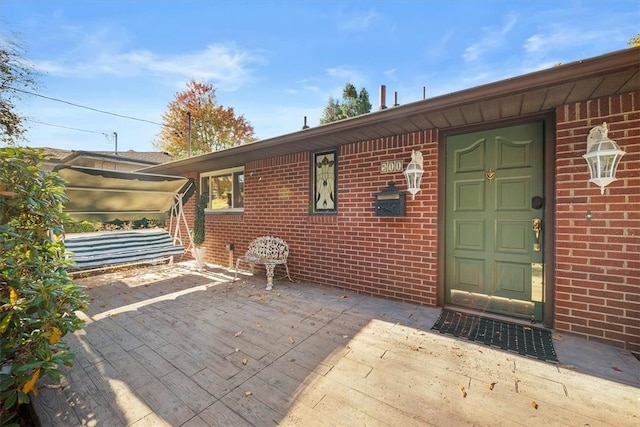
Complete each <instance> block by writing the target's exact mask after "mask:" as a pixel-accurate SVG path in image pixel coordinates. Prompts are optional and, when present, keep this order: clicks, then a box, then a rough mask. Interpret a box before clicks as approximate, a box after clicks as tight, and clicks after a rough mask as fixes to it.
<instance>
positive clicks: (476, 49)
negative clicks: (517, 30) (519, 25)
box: [462, 15, 518, 62]
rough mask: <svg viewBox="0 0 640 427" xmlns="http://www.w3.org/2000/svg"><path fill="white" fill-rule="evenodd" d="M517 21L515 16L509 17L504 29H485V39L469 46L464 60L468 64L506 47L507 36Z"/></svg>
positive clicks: (506, 19)
mask: <svg viewBox="0 0 640 427" xmlns="http://www.w3.org/2000/svg"><path fill="white" fill-rule="evenodd" d="M517 21H518V19H517V17H516V16H515V15H507V16H506V18H505V23H504V24H503V25H502V27H485V28H483V30H482V33H483V34H484V35H483V37H482V38H481V39H480V40H479V41H478V42H477V43H474V44H472V45H470V46H468V47H467V48H466V49H465V50H464V53H463V54H462V58H463V59H464V60H465V61H467V62H471V61H475V60H477V59H478V58H480V56H481V55H482V54H484V53H485V52H486V51H488V50H492V49H496V48H499V47H502V46H504V45H505V44H506V42H507V41H508V40H507V35H508V34H509V33H510V32H511V30H512V29H513V28H514V26H515V25H516V22H517Z"/></svg>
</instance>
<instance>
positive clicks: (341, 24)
mask: <svg viewBox="0 0 640 427" xmlns="http://www.w3.org/2000/svg"><path fill="white" fill-rule="evenodd" d="M379 16H380V15H379V14H378V13H377V12H375V11H369V12H365V13H352V14H347V13H344V11H340V12H339V16H338V24H337V26H338V29H339V30H341V31H346V32H361V31H365V30H367V29H369V28H370V27H371V26H372V25H373V24H374V23H375V21H376V20H377V19H378V17H379Z"/></svg>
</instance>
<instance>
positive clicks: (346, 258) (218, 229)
mask: <svg viewBox="0 0 640 427" xmlns="http://www.w3.org/2000/svg"><path fill="white" fill-rule="evenodd" d="M556 121H557V135H556V145H557V146H556V150H557V153H556V154H557V156H556V162H557V163H556V183H555V185H556V194H557V196H556V200H555V203H556V211H557V212H556V224H555V225H556V235H555V246H556V257H555V260H556V269H555V279H556V283H555V290H556V295H555V297H556V307H555V320H556V328H557V329H558V330H562V331H567V332H571V333H575V334H580V335H583V336H585V337H587V338H589V339H595V340H601V341H606V342H609V343H613V344H615V345H618V346H621V347H626V348H628V349H631V350H634V351H640V326H639V324H638V323H639V319H640V261H639V259H640V94H638V93H633V94H627V95H623V96H616V97H612V98H605V99H599V100H594V101H590V102H586V103H580V104H572V105H566V106H561V107H559V108H558V109H557V114H556ZM603 121H606V122H607V123H608V125H609V129H610V131H609V136H610V138H612V139H614V140H615V141H617V142H618V144H619V145H620V147H621V148H622V149H624V150H625V151H626V153H627V154H626V155H625V156H624V158H623V159H622V163H621V164H620V167H619V172H618V178H619V181H617V182H614V183H613V184H611V185H610V186H609V187H607V190H606V193H605V194H604V195H600V190H599V188H598V187H597V186H595V185H593V184H591V183H589V182H588V178H589V177H588V170H587V165H586V162H585V161H584V159H583V158H582V155H583V154H584V152H585V149H586V138H587V135H588V133H589V130H590V129H591V128H592V127H593V126H596V125H600V124H601V123H602V122H603ZM437 140H438V132H437V130H430V131H424V132H417V133H412V134H409V135H401V136H396V137H390V138H384V139H377V140H373V141H364V142H360V143H356V144H350V145H346V146H343V147H340V148H339V152H338V213H337V215H310V214H309V209H310V194H309V192H310V184H309V177H310V155H311V153H297V154H292V155H288V156H283V157H278V158H273V159H269V160H264V161H258V162H252V163H249V164H247V165H245V207H244V213H242V214H208V215H207V218H206V226H207V236H206V247H207V255H206V259H207V261H209V262H212V263H215V264H219V265H223V266H232V265H233V263H234V262H235V258H236V257H237V256H238V255H240V254H242V253H243V252H244V251H245V250H246V247H247V245H248V243H249V241H251V240H252V239H253V238H254V237H257V236H261V235H265V234H271V235H275V236H279V237H282V238H284V239H285V240H287V242H288V243H289V245H290V257H289V267H290V270H291V273H292V275H293V277H294V278H295V279H299V280H307V281H313V282H316V283H321V284H327V285H330V286H337V287H344V288H347V289H352V290H355V291H359V292H363V293H367V294H372V295H380V296H385V297H390V298H395V299H400V300H403V301H411V302H417V303H421V304H427V305H435V304H436V287H437V273H438V272H437V256H438V254H437V241H438V228H437V219H438V217H437V214H438V191H437V190H438V175H437V170H438V167H437V166H438V165H437V158H438V150H437V147H438V143H437ZM412 149H416V150H420V151H421V152H422V154H423V155H424V169H425V174H424V177H423V183H422V191H420V192H419V193H418V194H417V195H416V198H415V200H413V199H412V198H411V195H409V194H408V195H407V216H406V217H399V218H383V217H376V216H375V215H374V194H375V193H377V192H379V191H381V190H383V189H384V188H385V187H386V186H387V182H388V181H390V180H394V181H395V182H396V183H397V187H398V188H399V189H401V190H404V189H406V181H405V179H404V176H403V175H402V173H396V174H381V173H380V161H381V160H391V159H400V160H402V161H403V166H404V167H406V165H407V164H408V162H409V160H410V157H411V150H412ZM192 177H193V178H197V177H196V176H195V175H194V176H192ZM195 199H196V197H193V198H192V200H191V201H190V202H189V203H188V205H187V212H188V215H189V218H190V219H189V221H190V222H189V224H192V222H193V221H192V219H191V218H192V214H191V212H192V210H193V205H194V204H195ZM587 210H590V211H591V214H592V219H591V221H587V220H586V219H585V214H586V211H587ZM227 243H233V244H234V245H235V251H234V253H233V254H230V253H229V251H227V250H226V244H227ZM277 268H278V269H280V268H282V267H280V266H279V267H277Z"/></svg>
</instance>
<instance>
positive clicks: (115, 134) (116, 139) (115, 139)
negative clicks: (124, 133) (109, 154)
mask: <svg viewBox="0 0 640 427" xmlns="http://www.w3.org/2000/svg"><path fill="white" fill-rule="evenodd" d="M113 140H114V141H115V143H116V156H117V155H118V132H114V133H113Z"/></svg>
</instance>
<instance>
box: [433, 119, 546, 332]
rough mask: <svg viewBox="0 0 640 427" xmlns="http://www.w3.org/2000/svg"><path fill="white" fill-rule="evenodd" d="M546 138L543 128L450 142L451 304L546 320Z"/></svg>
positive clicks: (450, 139)
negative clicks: (535, 224) (542, 237)
mask: <svg viewBox="0 0 640 427" xmlns="http://www.w3.org/2000/svg"><path fill="white" fill-rule="evenodd" d="M542 138H543V128H542V123H532V124H525V125H518V126H511V127H507V128H501V129H493V130H488V131H482V132H475V133H470V134H465V135H456V136H451V137H448V138H447V140H446V158H447V166H446V170H447V173H446V188H447V202H446V241H445V246H446V254H445V256H446V271H445V277H446V279H445V288H446V302H447V303H449V304H455V305H461V306H466V307H471V308H475V309H481V310H487V311H492V312H496V313H502V314H507V315H511V316H517V317H531V316H535V318H536V319H538V320H542V302H541V301H533V300H534V299H539V298H534V294H536V295H537V294H538V293H539V292H538V291H535V292H532V281H533V282H535V286H537V287H539V286H541V284H540V283H539V274H538V269H539V268H541V267H540V266H541V265H542V260H543V254H542V251H541V250H534V243H536V239H535V238H534V232H533V231H532V222H531V221H532V219H533V218H534V217H539V218H543V217H544V214H543V212H542V211H541V210H534V209H532V207H531V199H532V197H534V196H542V195H543V168H542V165H543V155H542V154H543V153H542V149H543V141H542ZM538 243H541V242H540V241H539V240H538ZM534 270H535V271H534ZM542 285H543V284H542Z"/></svg>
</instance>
